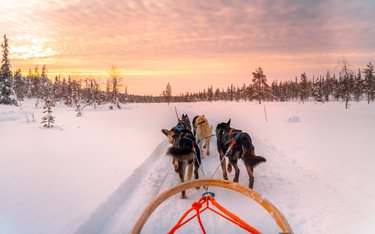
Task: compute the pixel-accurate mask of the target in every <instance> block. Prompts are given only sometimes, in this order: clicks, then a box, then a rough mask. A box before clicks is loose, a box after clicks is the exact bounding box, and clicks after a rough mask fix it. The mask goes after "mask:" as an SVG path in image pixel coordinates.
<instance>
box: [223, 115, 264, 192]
mask: <svg viewBox="0 0 375 234" xmlns="http://www.w3.org/2000/svg"><path fill="white" fill-rule="evenodd" d="M230 122H231V120H230V119H229V121H228V122H227V123H220V124H218V125H217V127H216V137H217V149H218V151H219V155H220V161H221V162H222V163H221V168H222V170H223V178H224V179H225V180H228V175H227V170H226V162H225V161H226V159H224V160H222V159H223V157H224V155H225V153H226V152H227V150H228V148H229V145H230V144H231V143H232V142H233V141H234V142H233V143H235V144H234V145H233V148H232V149H231V150H230V151H229V152H228V154H227V157H228V159H229V162H228V172H231V171H232V166H233V167H234V170H235V175H234V179H233V182H238V178H239V175H240V170H239V168H238V165H237V161H238V159H240V158H241V159H242V160H243V162H244V164H245V167H246V170H247V173H248V175H249V187H250V188H253V186H254V167H256V166H257V165H258V164H259V163H262V162H266V159H265V158H264V157H262V156H256V155H255V148H254V145H253V143H252V140H251V137H250V135H249V134H248V133H246V132H242V131H241V130H238V129H234V128H231V127H230Z"/></svg>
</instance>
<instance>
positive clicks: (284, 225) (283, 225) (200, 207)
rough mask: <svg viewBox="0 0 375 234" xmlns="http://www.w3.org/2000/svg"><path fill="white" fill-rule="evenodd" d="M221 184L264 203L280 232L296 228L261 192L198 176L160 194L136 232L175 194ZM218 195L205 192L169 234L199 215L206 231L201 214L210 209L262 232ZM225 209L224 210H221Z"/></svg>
mask: <svg viewBox="0 0 375 234" xmlns="http://www.w3.org/2000/svg"><path fill="white" fill-rule="evenodd" d="M207 186H210V187H211V186H212V187H221V188H225V189H229V190H233V191H235V192H238V193H241V194H243V195H245V196H247V197H249V198H251V199H253V200H254V201H255V202H257V203H258V204H259V205H261V206H262V207H263V208H264V209H265V210H266V211H267V212H268V213H269V214H270V215H271V217H272V218H273V219H274V221H275V222H276V223H277V225H278V226H279V227H280V232H279V233H280V234H292V233H293V231H292V229H291V227H290V225H289V223H288V221H287V220H286V219H285V217H284V216H283V214H282V213H281V212H280V211H279V210H278V209H277V208H276V207H275V206H274V205H273V204H272V203H271V202H269V201H268V200H267V199H265V198H263V197H262V196H261V195H260V194H259V193H257V192H256V191H254V190H252V189H250V188H248V187H246V186H243V185H241V184H238V183H234V182H231V181H227V180H219V179H198V180H191V181H188V182H185V183H182V184H179V185H177V186H176V187H173V188H171V189H169V190H167V191H165V192H163V193H162V194H160V195H159V196H157V197H156V198H155V199H154V200H153V201H151V203H150V204H149V205H148V206H147V207H146V209H145V210H144V211H143V213H142V214H141V216H140V217H139V218H138V220H137V222H136V224H135V225H134V227H133V230H132V234H136V233H140V232H141V230H142V228H143V226H144V225H145V223H146V222H147V220H148V218H149V217H150V216H151V214H152V213H153V212H154V211H155V209H156V208H157V207H158V206H159V205H160V204H161V203H163V202H164V201H165V200H167V199H168V198H170V197H171V196H173V195H175V194H177V193H179V192H181V191H184V190H188V189H191V188H196V187H207ZM213 197H214V194H213V193H210V192H206V193H204V194H203V195H202V197H201V198H200V199H199V200H198V201H197V202H194V203H193V204H192V207H191V208H190V209H189V210H187V211H186V212H185V214H183V215H182V217H181V218H180V220H179V221H178V222H177V223H176V225H175V226H174V227H172V229H171V230H170V231H169V232H168V233H174V232H175V231H176V230H177V229H178V228H180V227H181V226H182V225H184V224H185V223H187V222H189V221H190V220H192V219H194V218H197V219H198V222H199V225H200V227H201V229H202V232H203V233H206V231H205V229H204V224H203V223H202V221H201V219H200V213H202V212H203V211H206V210H211V211H213V212H215V213H217V214H218V215H220V216H222V217H223V218H225V219H227V220H229V221H231V222H232V223H234V224H236V225H238V226H239V227H241V228H242V229H244V230H247V231H248V232H249V233H253V234H258V233H260V232H259V231H258V230H257V229H255V228H254V227H252V226H250V225H249V224H247V223H246V222H244V221H243V220H241V219H240V218H239V217H237V216H236V215H234V214H233V213H231V212H230V211H228V210H226V209H225V208H224V207H222V206H221V205H220V204H218V202H217V201H216V200H215V199H214V198H213ZM211 206H212V207H215V208H216V210H214V209H212V208H211ZM217 210H218V211H221V212H222V213H220V212H218V211H217ZM194 211H195V212H196V214H195V215H193V216H191V217H190V218H188V219H186V220H185V218H186V217H188V214H189V213H190V212H194Z"/></svg>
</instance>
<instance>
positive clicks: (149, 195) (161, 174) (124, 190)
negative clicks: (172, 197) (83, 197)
mask: <svg viewBox="0 0 375 234" xmlns="http://www.w3.org/2000/svg"><path fill="white" fill-rule="evenodd" d="M167 147H168V144H167V143H166V142H162V143H160V144H159V145H158V146H157V147H156V148H155V150H154V151H153V152H152V153H151V155H150V156H148V157H147V159H146V160H145V161H144V162H143V163H142V164H141V165H140V166H139V167H138V168H137V169H136V170H135V171H134V172H133V173H132V174H131V175H130V176H129V177H128V178H127V179H126V180H125V181H124V182H123V183H122V184H121V185H120V186H119V188H118V189H117V190H116V191H115V192H114V193H112V194H111V195H110V196H109V197H108V198H107V200H106V201H105V202H104V203H103V204H102V205H100V206H99V207H98V208H97V209H96V210H95V211H94V212H93V213H92V214H91V215H90V217H89V219H88V220H87V221H86V222H85V223H83V224H82V225H81V226H80V227H79V228H78V229H77V231H76V232H75V233H76V234H84V233H108V231H107V230H105V227H106V226H111V225H107V223H108V222H116V221H118V220H116V221H115V219H116V213H117V212H119V211H121V209H123V208H124V209H125V210H128V211H129V212H132V213H134V214H138V213H140V212H142V209H143V206H141V205H140V207H141V208H140V207H139V206H138V209H137V206H134V204H132V202H137V201H133V200H134V198H137V199H140V198H139V196H142V197H143V200H144V202H145V203H147V202H149V201H151V200H152V199H153V197H155V196H156V195H157V194H158V193H159V191H160V189H161V186H162V184H163V181H164V180H165V178H166V177H167V175H168V174H169V173H170V170H168V169H169V167H170V163H169V159H168V157H166V156H165V152H166V149H167ZM149 172H151V173H149ZM155 173H158V175H155ZM154 176H155V178H153V177H154ZM144 183H152V186H151V187H150V186H145V187H147V188H146V189H147V190H148V191H146V190H143V189H142V186H143V185H144ZM136 193H137V194H136ZM127 206H128V207H130V208H131V209H132V210H129V209H128V208H126V207H127ZM118 222H120V221H118ZM129 224H130V223H129ZM129 226H130V225H129ZM127 229H128V228H127V227H124V230H127Z"/></svg>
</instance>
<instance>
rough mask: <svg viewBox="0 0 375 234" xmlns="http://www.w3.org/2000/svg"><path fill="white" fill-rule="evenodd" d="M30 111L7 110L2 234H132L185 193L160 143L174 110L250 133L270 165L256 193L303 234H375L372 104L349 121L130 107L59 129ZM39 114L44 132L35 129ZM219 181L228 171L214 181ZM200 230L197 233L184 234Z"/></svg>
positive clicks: (250, 207) (241, 110)
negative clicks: (173, 191)
mask: <svg viewBox="0 0 375 234" xmlns="http://www.w3.org/2000/svg"><path fill="white" fill-rule="evenodd" d="M33 104H34V101H26V102H24V103H23V105H22V108H19V107H9V106H3V105H0V233H7V234H8V233H48V234H50V233H129V232H130V230H131V228H132V226H133V225H134V222H135V221H136V219H137V217H138V216H139V214H140V213H141V212H142V211H143V209H144V208H145V206H146V205H147V204H148V203H149V202H150V201H151V200H152V199H153V198H154V197H155V196H156V195H157V194H159V193H161V192H162V191H164V190H165V189H167V188H170V187H172V186H174V185H177V184H178V183H179V181H178V176H177V175H176V174H175V172H174V170H173V168H172V166H171V163H170V162H171V159H170V158H169V157H168V156H166V155H165V152H166V150H167V148H168V142H167V139H166V137H165V136H164V135H163V134H162V133H161V132H160V130H161V129H162V128H170V127H172V126H173V125H174V124H175V123H176V116H175V112H174V107H175V106H176V107H177V109H178V111H179V113H180V114H182V113H187V114H188V115H189V116H190V118H191V119H192V118H193V117H194V116H195V115H197V114H205V116H206V117H207V118H208V120H209V121H210V122H211V124H213V125H214V127H215V126H216V124H217V123H219V122H224V121H225V122H226V121H227V120H228V119H229V118H231V119H232V126H233V127H235V128H240V129H242V130H244V131H247V132H248V133H250V135H251V136H252V138H253V142H254V145H255V148H256V153H257V154H258V155H262V156H264V157H265V158H267V162H266V163H265V164H262V165H260V166H259V167H257V168H256V169H255V176H256V179H255V186H254V189H255V190H257V191H258V192H260V193H261V194H262V195H263V196H264V197H266V198H267V199H268V200H270V201H271V202H272V203H274V204H275V205H276V206H277V207H278V208H279V209H280V210H281V211H282V213H283V214H284V215H285V217H286V218H287V219H288V221H289V223H290V224H291V226H292V228H293V230H294V231H295V233H375V183H374V182H373V180H374V179H375V172H374V170H373V165H374V163H375V157H374V155H375V154H374V152H375V151H374V149H373V145H372V144H373V143H374V139H375V108H374V105H375V104H370V105H368V104H367V103H352V105H351V107H350V109H348V110H346V109H344V105H343V104H342V103H324V104H319V103H312V102H311V103H305V104H301V103H266V104H265V105H263V104H262V105H259V104H257V103H255V102H254V103H253V102H251V103H248V102H247V103H245V102H242V103H230V102H228V103H224V102H218V103H181V104H171V105H167V104H129V105H126V106H124V108H123V109H121V110H112V111H110V110H108V109H107V108H106V107H99V108H98V109H96V110H94V109H90V108H89V109H87V110H86V111H85V113H84V117H80V118H77V117H75V112H74V111H73V109H72V108H67V107H64V106H58V107H56V108H54V109H53V111H54V112H53V115H54V116H55V117H56V122H55V124H56V127H55V128H53V129H45V128H42V127H41V125H40V121H41V118H42V116H43V113H42V111H43V110H42V109H41V108H37V109H35V108H34V106H33ZM264 110H266V112H267V117H268V122H266V121H265V115H264ZM31 112H33V113H34V116H35V120H36V122H32V121H31V122H29V121H27V118H26V116H28V119H29V120H31V119H32V116H31V114H30V113H31ZM215 141H216V138H215V137H214V138H213V139H212V141H211V147H212V154H211V155H210V156H208V157H206V158H205V159H204V160H203V168H204V170H205V174H206V175H211V174H212V172H213V171H214V170H215V169H216V167H217V165H218V163H219V159H218V154H217V151H216V143H215ZM239 165H240V169H241V174H240V183H242V184H245V185H246V184H247V180H248V177H247V173H246V172H245V169H244V167H243V163H242V162H239ZM221 176H222V173H221V169H219V171H218V173H217V174H216V175H215V177H216V178H221ZM230 179H233V174H231V175H230ZM212 191H214V192H215V193H216V200H217V201H218V202H220V203H221V204H222V205H224V206H225V207H227V208H228V209H229V210H231V211H232V212H234V213H235V214H237V215H239V216H240V217H241V218H243V219H244V220H246V221H248V222H249V223H250V224H252V225H253V226H255V227H257V228H258V229H259V230H260V231H262V232H264V233H277V232H278V231H279V230H278V228H277V226H276V225H275V224H274V223H273V220H272V219H271V218H270V217H269V215H268V214H267V213H266V212H265V211H264V210H263V209H262V208H260V207H259V206H257V205H256V204H255V202H253V201H251V200H249V199H248V198H246V197H243V196H242V195H239V194H237V193H234V192H231V191H226V190H223V189H216V188H212ZM202 192H203V190H202V189H201V190H198V191H197V190H195V189H193V190H189V191H188V192H187V194H188V199H187V200H181V199H180V198H179V195H176V196H175V197H173V198H171V199H169V200H168V201H167V202H166V203H163V204H162V206H160V207H159V208H158V209H157V210H156V212H155V213H154V214H153V215H152V216H151V218H150V220H149V222H148V223H147V224H146V226H145V227H144V233H165V232H167V231H168V230H169V229H170V228H171V227H172V226H173V225H174V224H175V223H176V221H177V220H178V218H179V217H180V215H182V213H183V212H185V211H186V210H187V209H188V208H189V207H190V205H191V203H192V202H194V201H196V200H198V199H199V197H200V196H201V194H202ZM203 222H204V223H205V225H206V228H207V230H208V231H209V233H233V232H235V233H240V232H241V230H238V229H237V228H236V227H235V226H234V225H233V224H231V223H228V222H227V221H225V220H224V219H222V218H221V217H218V216H216V215H213V214H210V213H208V212H207V214H205V215H204V216H203ZM197 228H198V225H197V224H196V222H190V223H189V224H188V225H187V226H184V227H183V228H182V229H181V230H180V231H181V232H180V233H191V232H197V230H198V229H197Z"/></svg>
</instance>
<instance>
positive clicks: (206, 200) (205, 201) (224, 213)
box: [168, 194, 260, 234]
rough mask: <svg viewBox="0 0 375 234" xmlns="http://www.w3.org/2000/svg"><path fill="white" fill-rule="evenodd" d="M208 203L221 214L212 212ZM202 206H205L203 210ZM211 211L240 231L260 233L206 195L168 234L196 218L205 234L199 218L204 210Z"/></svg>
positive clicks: (193, 205) (209, 195)
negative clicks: (236, 226)
mask: <svg viewBox="0 0 375 234" xmlns="http://www.w3.org/2000/svg"><path fill="white" fill-rule="evenodd" d="M210 203H211V204H212V205H213V206H215V207H216V208H217V209H218V210H219V211H221V212H222V213H220V212H219V211H217V210H214V209H212V208H211V207H210ZM203 205H206V206H205V207H204V208H203V209H202V207H203ZM207 209H209V210H211V211H213V212H214V213H216V214H218V215H220V216H221V217H223V218H225V219H227V220H229V221H231V222H232V223H234V224H236V225H238V226H239V227H241V228H242V229H244V230H246V231H248V232H250V233H253V234H260V232H259V231H258V230H257V229H255V228H254V227H252V226H250V225H249V224H247V223H246V222H245V221H243V220H242V219H240V218H239V217H238V216H236V215H235V214H233V213H232V212H230V211H229V210H227V209H225V208H224V207H222V206H221V205H220V204H219V203H217V202H216V200H215V199H214V198H213V197H212V196H211V194H207V195H203V196H202V197H201V198H200V199H199V200H198V201H197V202H194V203H193V204H192V206H191V208H190V209H189V210H187V211H186V212H185V213H184V214H183V215H182V217H181V218H180V220H178V222H177V223H176V225H174V227H173V228H172V229H171V230H170V231H169V232H168V234H169V233H174V232H175V231H176V230H177V229H179V228H180V227H182V226H183V225H185V224H186V223H187V222H189V221H190V220H192V219H194V218H195V217H197V219H198V223H199V225H200V227H201V229H202V232H203V233H204V234H206V230H205V229H204V226H203V224H202V220H201V217H200V214H201V213H203V211H205V210H207ZM194 210H195V212H196V214H194V215H192V216H191V217H190V218H188V219H187V220H185V221H184V219H185V218H186V217H187V216H188V214H189V213H190V212H192V211H194Z"/></svg>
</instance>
